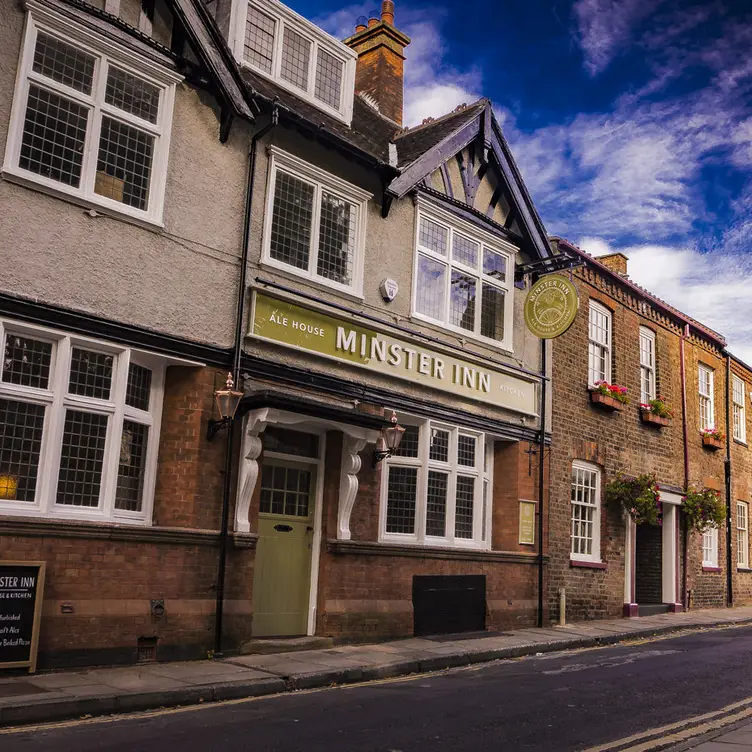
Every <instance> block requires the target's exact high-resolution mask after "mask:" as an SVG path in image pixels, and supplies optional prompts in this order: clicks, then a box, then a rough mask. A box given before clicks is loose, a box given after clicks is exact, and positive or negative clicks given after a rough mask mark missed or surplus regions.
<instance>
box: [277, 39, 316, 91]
mask: <svg viewBox="0 0 752 752" xmlns="http://www.w3.org/2000/svg"><path fill="white" fill-rule="evenodd" d="M310 59H311V43H310V42H309V41H308V40H307V39H305V38H304V37H302V36H301V35H300V34H298V32H297V31H293V30H292V29H290V28H285V31H284V34H283V35H282V68H281V70H280V75H281V76H282V78H284V79H285V81H289V82H290V83H291V84H295V86H299V87H300V88H301V89H307V88H308V63H309V61H310Z"/></svg>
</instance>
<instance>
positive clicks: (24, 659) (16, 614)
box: [0, 561, 45, 673]
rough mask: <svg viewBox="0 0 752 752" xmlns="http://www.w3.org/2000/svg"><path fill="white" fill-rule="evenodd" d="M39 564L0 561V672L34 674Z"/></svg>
mask: <svg viewBox="0 0 752 752" xmlns="http://www.w3.org/2000/svg"><path fill="white" fill-rule="evenodd" d="M44 571H45V563H44V562H43V561H0V669H4V668H28V669H29V672H30V673H33V672H34V671H36V667H37V646H38V643H39V621H40V618H41V616H42V597H43V593H44Z"/></svg>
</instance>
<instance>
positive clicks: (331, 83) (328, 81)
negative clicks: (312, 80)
mask: <svg viewBox="0 0 752 752" xmlns="http://www.w3.org/2000/svg"><path fill="white" fill-rule="evenodd" d="M342 68H343V63H342V61H341V60H337V58H336V57H334V55H330V54H329V53H328V52H326V50H322V49H321V48H319V55H318V59H317V60H316V90H315V95H316V98H317V99H320V100H321V101H322V102H324V103H326V104H328V105H329V106H330V107H334V109H335V110H338V109H339V104H340V93H341V91H342Z"/></svg>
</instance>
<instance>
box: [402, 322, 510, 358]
mask: <svg viewBox="0 0 752 752" xmlns="http://www.w3.org/2000/svg"><path fill="white" fill-rule="evenodd" d="M409 320H410V321H411V322H412V323H415V324H420V325H421V326H425V327H427V328H429V329H432V330H433V331H436V332H440V333H441V334H443V335H444V336H447V335H449V336H451V337H454V338H455V339H456V340H458V342H459V344H460V345H464V344H473V345H476V346H478V347H486V348H488V349H490V350H496V351H498V352H503V353H505V354H507V355H514V348H513V346H512V345H510V346H507V345H506V343H504V342H499V341H498V340H495V339H489V338H488V337H478V336H476V335H475V334H473V333H472V332H468V331H465V330H464V329H459V328H455V327H451V326H448V325H447V324H442V323H441V322H440V321H436V319H431V318H429V317H428V316H423V315H422V314H420V313H417V312H415V311H412V312H411V313H410V318H409Z"/></svg>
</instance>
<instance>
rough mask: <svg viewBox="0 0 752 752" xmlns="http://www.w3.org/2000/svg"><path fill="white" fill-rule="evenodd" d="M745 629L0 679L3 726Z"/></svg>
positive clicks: (379, 649) (490, 640) (466, 643)
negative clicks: (662, 637) (639, 640)
mask: <svg viewBox="0 0 752 752" xmlns="http://www.w3.org/2000/svg"><path fill="white" fill-rule="evenodd" d="M743 623H752V607H746V608H736V609H715V610H708V611H692V612H689V613H685V614H660V615H658V616H647V617H642V618H637V619H613V620H608V621H598V622H585V623H578V624H573V625H571V626H567V627H550V628H546V629H534V628H530V629H520V630H515V631H509V632H503V633H489V636H488V637H485V636H484V637H478V636H472V637H470V638H469V639H468V638H464V639H452V638H444V637H435V638H430V639H427V638H412V639H404V640H397V641H394V642H385V643H379V644H375V645H346V646H342V647H337V648H330V649H324V650H307V651H301V652H290V653H276V654H271V655H248V656H238V657H235V658H226V659H223V660H217V661H195V662H188V663H151V664H144V665H139V666H127V667H122V668H97V669H88V670H79V671H61V672H55V673H48V674H35V675H25V676H14V677H3V676H2V674H0V726H9V725H17V724H25V723H41V722H46V721H56V720H62V719H65V718H75V717H79V716H83V715H103V714H109V713H125V712H130V711H136V710H149V709H154V708H160V707H176V706H178V705H192V704H198V703H203V702H213V701H218V700H230V699H236V698H242V697H257V696H260V695H270V694H277V693H280V692H289V691H294V690H297V689H308V688H312V687H323V686H327V685H331V684H345V683H351V682H360V681H369V680H373V679H385V678H391V677H397V676H405V675H408V674H413V673H423V672H426V671H438V670H442V669H447V668H452V667H456V666H465V665H469V664H471V663H483V662H486V661H493V660H497V659H501V658H516V657H519V656H523V655H531V654H535V653H545V652H551V651H555V650H566V649H572V648H583V647H595V646H598V645H610V644H613V643H617V642H620V641H622V640H627V639H634V638H644V637H649V636H651V635H657V634H665V633H669V632H675V631H678V630H682V629H689V628H696V627H713V626H723V625H732V624H743ZM751 735H752V734H751ZM714 743H715V742H714ZM698 749H699V748H698ZM712 749H713V748H709V749H707V750H706V749H705V748H702V752H712ZM719 749H721V748H719ZM738 749H743V748H742V747H738ZM750 749H752V747H750ZM731 750H732V752H734V748H731ZM725 752H728V750H725Z"/></svg>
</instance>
